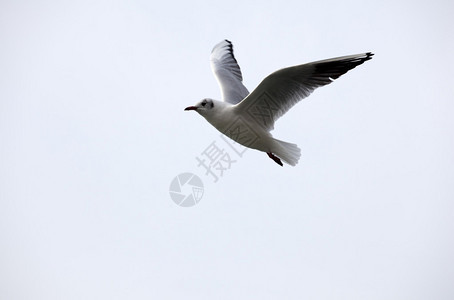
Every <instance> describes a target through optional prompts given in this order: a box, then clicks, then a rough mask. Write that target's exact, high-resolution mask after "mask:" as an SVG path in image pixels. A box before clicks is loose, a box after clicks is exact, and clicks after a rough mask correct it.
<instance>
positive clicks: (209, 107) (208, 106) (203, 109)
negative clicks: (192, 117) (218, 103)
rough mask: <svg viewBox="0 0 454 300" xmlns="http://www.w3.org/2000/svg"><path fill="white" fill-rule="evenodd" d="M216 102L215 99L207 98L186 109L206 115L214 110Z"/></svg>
mask: <svg viewBox="0 0 454 300" xmlns="http://www.w3.org/2000/svg"><path fill="white" fill-rule="evenodd" d="M214 106H215V104H214V100H213V99H209V98H205V99H203V100H202V101H200V102H198V103H197V104H196V105H194V106H188V107H186V108H185V109H184V110H195V111H196V112H198V113H199V114H201V115H202V116H203V115H206V114H209V113H210V112H212V111H213V108H214Z"/></svg>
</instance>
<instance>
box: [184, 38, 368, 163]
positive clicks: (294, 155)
mask: <svg viewBox="0 0 454 300" xmlns="http://www.w3.org/2000/svg"><path fill="white" fill-rule="evenodd" d="M372 55H373V54H372V53H370V52H368V53H363V54H358V55H350V56H343V57H338V58H333V59H328V60H322V61H317V62H313V63H308V64H304V65H298V66H294V67H289V68H285V69H281V70H278V71H276V72H274V73H272V74H271V75H269V76H268V77H266V78H265V79H264V80H263V81H262V82H261V83H260V84H259V85H258V86H257V88H256V89H255V90H254V91H252V93H250V94H249V92H248V90H247V89H246V87H244V85H243V84H242V74H241V71H240V68H239V66H238V63H237V61H236V59H235V57H234V56H233V48H232V44H231V43H230V42H229V41H227V40H225V41H222V42H221V43H219V44H217V45H216V46H215V47H214V49H213V51H212V54H211V66H212V69H213V72H214V74H215V76H216V78H217V79H218V83H219V85H220V87H221V91H222V98H223V100H224V101H218V100H213V99H209V98H206V99H203V100H202V101H200V102H199V103H197V104H196V105H195V106H189V107H187V108H186V109H185V110H195V111H197V112H198V113H199V114H200V115H202V116H203V117H204V118H205V119H206V120H207V121H208V122H209V123H210V124H211V125H213V126H214V127H215V128H216V129H217V130H219V131H220V132H222V133H223V134H225V135H226V136H228V137H229V138H231V139H233V140H234V141H236V142H238V143H240V144H242V145H243V146H246V147H249V148H252V149H257V150H259V151H263V152H266V153H267V154H268V156H269V157H270V158H271V159H273V160H274V161H275V162H276V163H278V164H279V165H281V166H282V162H281V159H282V160H283V161H284V162H286V163H288V164H289V165H292V166H294V165H296V164H297V163H298V160H299V158H300V156H301V151H300V149H299V148H298V146H297V145H295V144H290V143H287V142H283V141H280V140H277V139H275V138H273V136H272V135H271V133H270V131H271V130H272V129H273V128H274V122H275V121H276V120H277V119H278V118H279V117H281V116H282V115H283V114H285V113H286V112H287V111H288V110H289V109H290V108H291V107H292V106H293V105H295V104H296V103H297V102H298V101H300V100H301V99H303V98H305V97H307V96H309V94H310V93H311V92H312V91H313V90H314V89H315V88H317V87H319V86H323V85H326V84H329V83H331V82H332V81H333V80H334V79H337V78H338V77H339V76H341V75H342V74H344V73H346V72H347V71H349V70H351V69H353V68H354V67H356V66H357V65H360V64H362V63H363V62H365V61H367V60H369V59H371V57H372Z"/></svg>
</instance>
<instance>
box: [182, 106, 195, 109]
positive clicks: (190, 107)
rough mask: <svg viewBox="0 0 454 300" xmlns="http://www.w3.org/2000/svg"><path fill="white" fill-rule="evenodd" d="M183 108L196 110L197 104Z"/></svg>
mask: <svg viewBox="0 0 454 300" xmlns="http://www.w3.org/2000/svg"><path fill="white" fill-rule="evenodd" d="M184 110H197V106H188V107H186V108H185V109H184Z"/></svg>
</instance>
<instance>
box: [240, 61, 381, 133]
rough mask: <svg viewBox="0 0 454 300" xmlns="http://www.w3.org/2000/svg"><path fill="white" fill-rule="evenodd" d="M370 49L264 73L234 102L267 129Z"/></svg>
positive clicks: (241, 111)
mask: <svg viewBox="0 0 454 300" xmlns="http://www.w3.org/2000/svg"><path fill="white" fill-rule="evenodd" d="M372 55H373V53H371V52H367V53H362V54H357V55H349V56H342V57H336V58H331V59H326V60H320V61H315V62H311V63H308V64H304V65H298V66H294V67H289V68H285V69H281V70H278V71H276V72H274V73H272V74H270V75H269V76H267V77H266V78H265V79H264V80H263V81H262V82H261V83H260V84H259V85H258V86H257V87H256V88H255V90H253V91H252V93H251V94H249V96H247V97H246V98H245V99H244V100H243V101H241V102H240V103H239V104H237V105H236V108H235V109H236V110H237V111H238V112H239V113H246V114H248V115H249V116H250V117H252V118H254V119H255V120H256V121H257V122H258V123H259V124H260V125H262V126H263V127H264V128H265V129H267V130H272V129H273V128H274V122H275V121H276V120H277V119H278V118H279V117H281V116H282V115H283V114H285V113H286V112H287V111H288V110H289V109H290V108H291V107H292V106H293V105H295V104H296V103H297V102H299V101H300V100H302V99H304V98H306V97H307V96H309V95H310V94H311V93H312V92H313V91H314V90H315V89H316V88H318V87H320V86H324V85H327V84H329V83H331V82H333V81H334V79H337V78H339V77H340V76H341V75H342V74H345V73H347V72H348V71H349V70H351V69H353V68H354V67H356V66H358V65H360V64H362V63H364V62H365V61H367V60H369V59H371V58H372Z"/></svg>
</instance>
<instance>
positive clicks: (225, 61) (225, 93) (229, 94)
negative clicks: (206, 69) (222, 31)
mask: <svg viewBox="0 0 454 300" xmlns="http://www.w3.org/2000/svg"><path fill="white" fill-rule="evenodd" d="M210 62H211V69H212V70H213V73H214V76H216V79H217V81H218V83H219V86H220V88H221V92H222V100H224V101H225V102H228V103H231V104H237V103H238V102H240V101H241V100H243V99H244V98H245V97H246V96H247V95H248V94H249V91H248V90H247V88H246V87H245V86H244V85H243V82H242V81H243V76H242V75H241V70H240V66H238V62H237V61H236V59H235V57H234V56H233V46H232V43H231V42H230V41H228V40H224V41H222V42H220V43H219V44H217V45H216V46H214V48H213V50H212V51H211V56H210Z"/></svg>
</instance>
